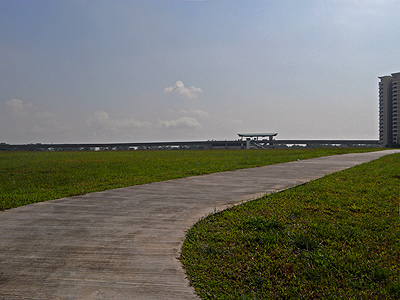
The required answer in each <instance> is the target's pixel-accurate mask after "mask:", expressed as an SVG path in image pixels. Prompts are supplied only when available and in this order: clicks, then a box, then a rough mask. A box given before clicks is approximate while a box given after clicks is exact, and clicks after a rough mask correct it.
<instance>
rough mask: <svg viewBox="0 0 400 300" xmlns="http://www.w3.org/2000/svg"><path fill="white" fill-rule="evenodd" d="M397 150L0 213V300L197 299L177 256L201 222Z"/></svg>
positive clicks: (154, 185)
mask: <svg viewBox="0 0 400 300" xmlns="http://www.w3.org/2000/svg"><path fill="white" fill-rule="evenodd" d="M394 152H396V151H392V150H388V151H379V152H372V153H364V154H346V155H338V156H328V157H323V158H316V159H309V160H304V161H296V162H291V163H284V164H279V165H272V166H266V167H260V168H253V169H244V170H237V171H232V172H223V173H216V174H211V175H205V176H197V177H190V178H184V179H178V180H171V181H164V182H158V183H151V184H146V185H141V186H134V187H128V188H121V189H116V190H109V191H104V192H97V193H92V194H88V195H84V196H78V197H70V198H63V199H59V200H53V201H48V202H43V203H38V204H32V205H28V206H24V207H20V208H16V209H12V210H8V211H3V212H0V299H113V300H118V299H119V300H120V299H163V300H165V299H174V300H179V299H185V300H187V299H198V297H197V296H196V295H195V293H194V291H193V290H192V288H191V287H189V285H188V282H187V280H186V278H185V273H184V271H183V270H182V267H181V264H180V262H179V261H178V260H177V257H178V256H179V251H180V247H181V244H182V241H183V239H184V236H185V230H187V229H188V228H190V227H191V226H192V225H193V223H194V222H196V221H197V220H198V219H199V218H201V217H203V216H204V215H205V214H207V213H210V212H212V211H214V209H221V208H223V207H226V206H227V205H229V204H236V203H238V202H240V201H243V200H249V199H254V198H256V197H259V196H262V195H264V194H266V193H270V192H274V191H280V190H282V189H286V188H289V187H292V186H295V185H298V184H302V183H304V182H307V181H310V180H312V179H317V178H319V177H322V176H324V175H326V174H329V173H332V172H336V171H340V170H343V169H346V168H349V167H352V166H354V165H357V164H361V163H364V162H368V161H371V160H374V159H377V158H379V157H381V156H383V155H387V154H392V153H394Z"/></svg>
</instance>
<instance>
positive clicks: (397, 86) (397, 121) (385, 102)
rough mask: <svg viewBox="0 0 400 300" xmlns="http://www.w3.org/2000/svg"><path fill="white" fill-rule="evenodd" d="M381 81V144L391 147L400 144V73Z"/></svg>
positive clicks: (384, 77)
mask: <svg viewBox="0 0 400 300" xmlns="http://www.w3.org/2000/svg"><path fill="white" fill-rule="evenodd" d="M379 79H380V82H379V142H380V144H381V145H382V146H384V147H391V146H393V145H395V144H400V106H399V93H400V73H393V74H391V76H382V77H379Z"/></svg>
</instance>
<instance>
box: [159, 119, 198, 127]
mask: <svg viewBox="0 0 400 300" xmlns="http://www.w3.org/2000/svg"><path fill="white" fill-rule="evenodd" d="M159 123H160V124H161V125H162V126H163V127H165V128H201V127H202V126H201V124H200V123H199V122H198V121H197V120H196V118H189V117H182V118H179V119H177V120H170V121H159Z"/></svg>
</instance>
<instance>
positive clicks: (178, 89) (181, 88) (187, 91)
mask: <svg viewBox="0 0 400 300" xmlns="http://www.w3.org/2000/svg"><path fill="white" fill-rule="evenodd" d="M202 92H203V91H202V89H201V88H197V87H194V86H191V87H188V88H187V87H185V85H184V84H183V82H182V81H177V82H176V83H175V85H174V86H170V87H166V88H165V89H164V94H171V93H173V94H179V95H181V96H182V97H184V98H187V99H196V98H197V94H198V93H202Z"/></svg>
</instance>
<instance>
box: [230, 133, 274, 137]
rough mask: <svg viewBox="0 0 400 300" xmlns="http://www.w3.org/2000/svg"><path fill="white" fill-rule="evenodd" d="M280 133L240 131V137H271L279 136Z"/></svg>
mask: <svg viewBox="0 0 400 300" xmlns="http://www.w3.org/2000/svg"><path fill="white" fill-rule="evenodd" d="M277 135H278V133H238V136H239V137H266V136H268V137H270V136H277Z"/></svg>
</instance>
